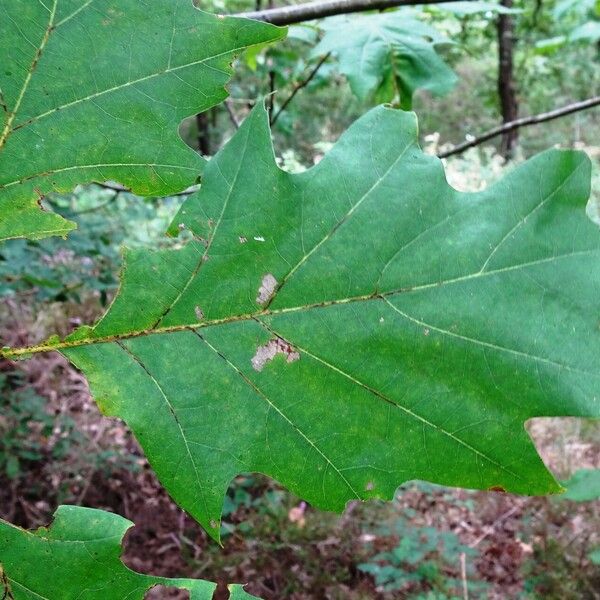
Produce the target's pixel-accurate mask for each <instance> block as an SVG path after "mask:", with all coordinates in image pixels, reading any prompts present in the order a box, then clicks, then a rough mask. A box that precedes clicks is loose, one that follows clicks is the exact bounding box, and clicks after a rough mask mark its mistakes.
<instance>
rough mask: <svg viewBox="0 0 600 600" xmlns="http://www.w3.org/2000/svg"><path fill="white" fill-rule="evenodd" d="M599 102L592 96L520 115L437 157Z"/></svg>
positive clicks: (463, 149) (599, 102)
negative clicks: (546, 109)
mask: <svg viewBox="0 0 600 600" xmlns="http://www.w3.org/2000/svg"><path fill="white" fill-rule="evenodd" d="M599 104H600V96H594V97H593V98H588V99H587V100H582V101H581V102H574V103H573V104H567V106H563V107H562V108H557V109H556V110H552V111H550V112H546V113H540V114H537V115H533V116H531V117H521V118H520V119H516V120H515V121H510V122H509V123H505V124H504V125H500V126H499V127H494V128H493V129H490V130H489V131H486V132H485V133H484V134H482V135H480V136H479V137H476V138H474V139H472V140H469V141H467V142H463V143H462V144H458V146H454V148H451V149H450V150H446V151H445V152H440V153H439V154H438V158H447V157H448V156H452V155H454V154H460V153H461V152H464V151H465V150H468V149H469V148H473V147H474V146H479V144H482V143H483V142H487V140H490V139H492V138H493V137H496V136H498V135H502V134H503V133H506V132H507V131H512V130H513V129H518V128H519V127H526V126H528V125H536V124H537V123H544V122H545V121H552V120H553V119H558V118H559V117H564V116H565V115H570V114H572V113H574V112H578V111H580V110H586V109H588V108H593V107H594V106H598V105H599Z"/></svg>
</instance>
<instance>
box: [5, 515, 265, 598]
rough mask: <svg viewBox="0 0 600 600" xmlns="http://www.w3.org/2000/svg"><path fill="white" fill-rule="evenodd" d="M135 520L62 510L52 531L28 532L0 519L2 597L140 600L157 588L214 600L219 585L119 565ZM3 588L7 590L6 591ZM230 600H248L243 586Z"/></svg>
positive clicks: (236, 586) (54, 522)
mask: <svg viewBox="0 0 600 600" xmlns="http://www.w3.org/2000/svg"><path fill="white" fill-rule="evenodd" d="M132 525H133V523H131V521H128V520H127V519H124V518H123V517H120V516H118V515H115V514H113V513H109V512H105V511H102V510H96V509H91V508H82V507H80V506H59V507H58V509H57V511H56V512H55V514H54V520H53V522H52V524H51V525H50V526H49V527H40V528H39V529H37V530H36V531H26V530H24V529H21V528H20V527H16V526H15V525H11V524H10V523H7V522H6V521H3V520H2V519H0V592H3V593H4V596H3V597H4V598H11V599H14V600H28V599H30V598H48V599H49V600H58V599H60V598H86V599H88V600H108V599H109V598H114V599H115V600H117V599H119V600H120V599H122V598H127V599H128V600H142V599H143V598H144V595H145V593H146V592H147V591H148V590H149V589H150V588H152V587H154V586H155V585H164V586H169V587H174V588H179V589H182V590H188V591H189V592H190V600H211V599H212V597H213V593H214V590H215V588H216V584H214V583H212V582H209V581H204V580H201V579H169V578H166V577H154V576H152V575H144V574H142V573H136V572H135V571H132V570H130V569H128V568H127V567H126V566H125V565H124V564H123V563H122V562H121V553H122V551H123V550H122V546H121V542H122V539H123V536H124V535H125V532H126V531H127V530H128V529H129V528H130V527H131V526H132ZM3 587H4V589H2V588H3ZM230 592H231V596H230V598H231V599H232V600H234V599H235V600H250V599H251V598H254V596H251V595H250V594H247V593H246V592H245V591H244V590H243V588H242V586H240V585H233V586H230Z"/></svg>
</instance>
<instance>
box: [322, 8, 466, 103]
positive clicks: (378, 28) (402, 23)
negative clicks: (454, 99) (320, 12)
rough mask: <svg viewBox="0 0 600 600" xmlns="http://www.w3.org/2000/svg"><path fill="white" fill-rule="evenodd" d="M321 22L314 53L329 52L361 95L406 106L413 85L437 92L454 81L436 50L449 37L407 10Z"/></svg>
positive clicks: (450, 87)
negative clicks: (322, 33)
mask: <svg viewBox="0 0 600 600" xmlns="http://www.w3.org/2000/svg"><path fill="white" fill-rule="evenodd" d="M322 27H323V29H324V30H325V35H324V37H323V39H322V40H321V42H320V43H319V44H318V45H317V46H316V48H315V49H314V51H313V54H314V55H316V56H319V55H324V54H327V53H328V52H332V53H333V54H334V55H335V56H336V57H337V58H338V60H339V64H340V70H341V72H342V73H344V74H345V75H346V76H347V77H348V81H349V83H350V87H351V89H352V91H353V92H354V94H355V95H356V96H357V97H358V98H359V99H361V100H366V99H369V98H374V99H375V100H376V101H377V102H389V101H392V100H395V101H398V100H399V101H400V105H401V106H402V108H405V109H410V108H411V106H412V97H413V94H414V93H415V91H416V90H417V89H418V88H423V89H426V90H429V91H430V92H431V93H433V94H435V95H442V94H445V93H446V92H448V91H450V90H451V89H452V87H453V86H454V84H455V83H456V75H455V74H454V72H453V71H452V69H451V68H450V67H449V66H448V65H446V63H445V62H444V61H443V60H442V58H441V57H440V56H439V55H438V54H437V52H436V48H438V47H439V46H440V45H443V44H447V43H448V40H447V39H446V38H444V37H443V36H442V35H440V34H439V33H438V32H437V30H436V29H434V28H433V27H431V26H430V25H427V24H425V23H423V22H421V21H419V20H417V19H416V18H414V17H412V16H411V15H410V13H407V12H406V11H403V10H399V11H393V12H385V13H381V14H372V15H366V16H365V15H361V16H359V17H348V16H343V17H336V18H334V19H328V20H326V21H325V22H324V24H323V26H322Z"/></svg>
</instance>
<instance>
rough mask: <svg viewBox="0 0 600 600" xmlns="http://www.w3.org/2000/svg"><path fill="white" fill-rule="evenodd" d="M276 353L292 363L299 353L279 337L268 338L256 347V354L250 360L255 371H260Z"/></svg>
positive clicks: (298, 356)
mask: <svg viewBox="0 0 600 600" xmlns="http://www.w3.org/2000/svg"><path fill="white" fill-rule="evenodd" d="M278 354H283V355H284V356H285V357H286V360H287V362H289V363H292V362H294V361H296V360H298V359H299V358H300V353H299V352H298V351H297V350H296V349H295V348H294V347H293V346H292V345H291V344H289V343H288V342H286V341H285V340H282V339H281V338H279V337H278V338H275V339H273V340H269V341H268V342H267V343H266V344H264V345H263V346H259V347H258V348H257V349H256V354H255V355H254V356H253V357H252V360H251V361H250V362H251V363H252V368H253V369H254V370H255V371H259V372H260V371H262V370H263V369H264V367H265V365H266V364H267V363H268V362H270V361H272V360H273V359H274V358H275V357H276V356H277V355H278Z"/></svg>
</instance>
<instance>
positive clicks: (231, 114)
mask: <svg viewBox="0 0 600 600" xmlns="http://www.w3.org/2000/svg"><path fill="white" fill-rule="evenodd" d="M224 104H225V109H226V110H227V114H228V115H229V119H230V121H231V123H232V124H233V126H234V127H235V128H236V129H239V128H240V120H239V119H238V117H237V115H236V114H235V111H234V110H233V106H232V103H231V100H230V99H229V98H227V100H225V102H224Z"/></svg>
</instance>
